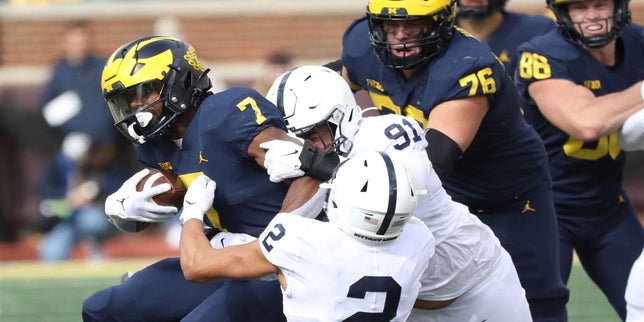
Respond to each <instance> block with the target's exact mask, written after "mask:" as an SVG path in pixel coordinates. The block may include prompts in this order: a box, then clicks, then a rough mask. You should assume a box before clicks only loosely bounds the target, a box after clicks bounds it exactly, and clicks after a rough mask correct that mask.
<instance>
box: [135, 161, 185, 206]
mask: <svg viewBox="0 0 644 322" xmlns="http://www.w3.org/2000/svg"><path fill="white" fill-rule="evenodd" d="M163 183H169V184H170V185H171V186H172V188H171V189H170V190H168V191H166V192H164V193H162V194H160V195H156V196H154V197H152V200H153V201H154V202H155V203H156V204H157V205H161V206H175V207H177V208H180V207H181V206H182V205H183V197H184V196H185V195H186V186H184V185H183V182H181V180H180V179H179V177H178V176H177V175H176V174H174V173H172V172H170V171H162V170H159V169H152V168H151V169H150V173H149V174H148V175H147V176H145V177H143V179H141V181H139V183H138V184H137V185H136V190H137V191H142V190H143V189H145V188H150V187H154V186H157V185H160V184H163Z"/></svg>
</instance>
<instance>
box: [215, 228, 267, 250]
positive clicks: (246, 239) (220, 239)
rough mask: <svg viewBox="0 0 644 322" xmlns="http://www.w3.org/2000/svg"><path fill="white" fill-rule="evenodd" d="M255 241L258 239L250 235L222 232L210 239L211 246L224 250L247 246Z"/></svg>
mask: <svg viewBox="0 0 644 322" xmlns="http://www.w3.org/2000/svg"><path fill="white" fill-rule="evenodd" d="M255 239H257V237H255V236H251V235H249V234H244V233H230V232H227V231H222V232H219V233H217V234H216V235H215V236H214V237H212V239H210V245H211V246H212V247H213V248H217V249H222V248H224V247H229V246H234V245H241V244H247V243H250V242H252V241H253V240H255Z"/></svg>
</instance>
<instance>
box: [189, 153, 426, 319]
mask: <svg viewBox="0 0 644 322" xmlns="http://www.w3.org/2000/svg"><path fill="white" fill-rule="evenodd" d="M216 185H219V183H217V184H216ZM328 185H329V186H330V193H329V197H328V201H327V203H326V204H327V209H326V213H327V215H328V217H329V219H330V221H329V222H322V221H318V220H315V219H310V218H303V217H301V216H294V215H292V214H288V213H281V214H278V215H277V216H275V218H274V219H273V220H272V221H271V223H270V224H269V225H268V227H267V228H266V230H264V232H262V233H261V234H260V236H259V239H255V240H254V241H252V242H250V243H248V244H243V245H237V246H230V247H226V248H224V249H216V248H212V247H211V246H210V244H209V242H208V240H207V239H206V237H205V236H204V234H203V233H202V232H201V230H202V227H203V222H202V219H203V218H204V217H203V213H204V211H206V210H207V209H208V208H209V207H210V204H211V203H212V193H213V192H214V190H215V181H212V180H210V179H209V178H208V177H206V176H200V177H198V178H197V179H195V181H194V182H193V185H192V186H191V187H190V188H189V190H188V192H187V194H186V197H185V201H184V202H185V204H184V207H183V212H182V214H181V221H182V223H183V229H182V232H181V241H180V246H179V249H180V253H181V266H182V268H183V270H184V273H185V276H186V278H187V279H188V280H194V281H205V280H211V279H215V278H243V279H248V278H258V277H262V276H265V275H266V274H272V273H275V274H277V278H278V280H279V283H280V284H281V286H282V290H283V301H284V314H285V315H286V317H287V318H288V320H289V321H401V322H402V321H406V319H407V316H408V315H409V312H410V311H411V309H412V307H413V305H414V302H415V301H416V295H417V294H418V290H419V289H420V282H419V279H420V276H421V273H422V272H423V271H424V270H425V268H426V267H427V263H428V261H429V258H430V257H431V256H432V254H433V252H434V238H433V237H432V234H431V232H430V231H429V230H428V229H427V227H426V226H425V225H423V223H422V222H420V221H418V219H415V218H412V213H413V211H414V209H415V207H416V203H417V200H418V195H419V192H418V191H416V189H415V187H414V180H413V179H412V178H411V176H410V174H409V173H408V171H407V169H405V167H404V165H403V164H402V163H401V161H399V160H397V159H396V158H395V157H393V156H391V157H390V156H389V155H387V154H384V153H378V152H372V153H366V154H363V155H359V156H356V157H354V158H352V159H350V160H348V161H346V162H344V163H342V165H340V167H339V168H338V170H337V172H336V174H335V177H334V178H332V179H331V181H330V183H329V184H328ZM217 189H218V187H217ZM215 199H216V197H215ZM410 218H412V219H411V220H410ZM254 321H263V320H254Z"/></svg>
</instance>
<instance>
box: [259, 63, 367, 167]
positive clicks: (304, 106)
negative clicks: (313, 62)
mask: <svg viewBox="0 0 644 322" xmlns="http://www.w3.org/2000/svg"><path fill="white" fill-rule="evenodd" d="M266 97H267V98H268V100H269V101H271V102H272V103H273V104H275V105H276V106H277V107H278V109H279V110H280V112H281V114H282V115H283V116H284V121H285V122H286V127H287V128H288V130H289V131H290V132H292V133H293V134H295V135H297V136H299V137H302V138H310V137H314V138H317V139H319V140H320V142H321V143H322V145H323V146H322V147H321V148H325V149H328V148H329V147H330V146H333V148H334V149H335V150H336V151H337V152H338V153H339V154H342V155H346V154H348V153H349V152H350V151H351V148H352V146H353V144H352V141H353V137H354V136H355V133H356V132H357V131H358V126H359V122H360V120H361V119H362V114H361V109H360V107H359V106H358V104H357V103H356V101H355V97H354V96H353V92H352V91H351V89H350V88H349V85H348V84H347V82H346V81H345V80H344V79H343V78H342V76H340V75H339V74H338V73H337V72H335V71H333V70H331V69H329V68H326V67H323V66H302V67H298V68H295V69H292V70H290V71H287V72H286V73H284V74H282V75H280V76H279V77H278V78H277V79H276V80H275V81H274V82H273V85H272V86H271V88H270V89H269V90H268V94H267V95H266ZM312 141H315V140H313V139H312ZM314 143H315V142H314Z"/></svg>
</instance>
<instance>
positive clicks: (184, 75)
mask: <svg viewBox="0 0 644 322" xmlns="http://www.w3.org/2000/svg"><path fill="white" fill-rule="evenodd" d="M208 71H209V69H207V68H205V67H204V65H203V64H202V63H201V62H200V61H199V59H198V57H197V53H196V51H195V49H194V48H193V47H192V46H190V45H189V44H188V43H186V42H184V41H182V40H179V39H176V38H171V37H163V36H150V37H143V38H139V39H136V40H134V41H132V42H129V43H127V44H125V45H123V46H121V47H120V48H119V49H117V50H116V51H115V52H114V53H113V54H112V55H110V57H109V59H108V60H107V62H106V63H105V67H104V69H103V74H102V76H101V87H102V89H103V96H104V97H105V100H106V102H107V105H108V107H109V108H110V112H111V113H112V117H113V118H114V126H115V127H116V128H117V129H118V130H119V131H120V132H121V133H122V134H123V135H125V136H126V137H127V138H129V139H130V140H132V141H134V142H135V143H139V144H140V143H144V142H146V141H147V140H150V139H153V138H157V137H160V136H162V135H163V134H165V133H166V131H167V130H168V128H169V127H170V126H172V124H174V122H175V121H176V120H177V118H178V117H179V116H180V115H181V114H183V113H184V112H185V111H186V110H188V109H190V108H194V107H196V106H197V105H198V104H199V103H200V102H201V100H202V99H203V98H204V97H205V96H206V95H207V91H208V90H209V89H210V88H211V82H210V79H209V78H208V77H207V73H208ZM151 108H153V109H162V110H160V111H159V110H156V112H155V113H152V112H151V110H149V109H151Z"/></svg>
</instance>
